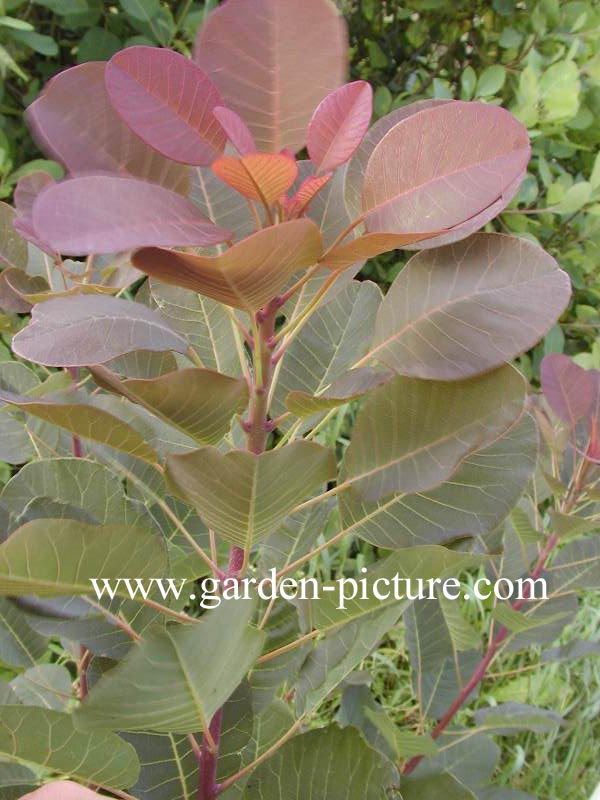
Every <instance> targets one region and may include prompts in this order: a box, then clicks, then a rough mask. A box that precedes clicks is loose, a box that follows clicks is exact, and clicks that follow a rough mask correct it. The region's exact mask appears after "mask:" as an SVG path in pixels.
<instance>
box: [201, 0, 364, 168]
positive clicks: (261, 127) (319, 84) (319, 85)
mask: <svg viewBox="0 0 600 800" xmlns="http://www.w3.org/2000/svg"><path fill="white" fill-rule="evenodd" d="M347 46H348V42H347V33H346V26H345V23H344V21H343V19H342V18H341V17H340V16H339V15H338V13H337V11H336V9H335V7H334V5H333V3H330V2H328V0H305V1H304V2H302V3H297V2H296V0H251V2H250V3H248V2H247V1H246V0H234V2H233V3H231V2H229V3H228V4H227V5H226V6H219V7H218V8H217V9H215V10H214V11H213V12H212V13H211V14H210V16H209V17H208V19H207V20H206V22H205V23H204V25H203V26H202V28H201V29H200V33H199V35H198V39H197V41H196V48H195V53H194V59H195V61H196V63H197V64H199V65H200V67H201V68H202V69H203V70H204V71H205V72H206V73H207V74H208V75H209V76H210V77H211V78H212V79H213V81H214V82H215V83H216V85H217V86H218V88H219V89H220V91H221V94H222V95H223V100H224V104H225V105H226V106H227V107H228V108H231V109H233V110H234V111H236V112H237V113H238V114H239V115H240V116H241V117H242V118H243V119H244V120H245V122H246V123H247V124H248V127H249V128H250V130H251V131H252V134H253V136H254V139H255V140H256V146H257V148H258V149H259V150H262V151H268V152H274V153H278V152H279V151H280V150H281V149H282V148H283V147H288V148H290V149H291V150H292V151H294V152H297V151H298V150H300V149H301V148H302V147H303V146H304V144H305V142H306V138H305V137H306V128H307V126H308V123H309V121H310V118H311V115H312V113H313V111H314V109H315V107H316V106H317V105H318V104H319V103H320V102H321V100H322V99H323V98H324V97H325V96H326V95H327V94H328V93H329V92H330V91H332V90H333V89H336V88H337V87H338V86H340V85H341V84H342V83H343V82H344V80H345V77H346V69H347V67H346V58H347V55H346V51H347ZM307 53H310V58H307ZM299 64H302V69H299V68H298V65H299Z"/></svg>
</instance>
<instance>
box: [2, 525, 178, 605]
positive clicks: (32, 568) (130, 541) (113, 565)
mask: <svg viewBox="0 0 600 800" xmlns="http://www.w3.org/2000/svg"><path fill="white" fill-rule="evenodd" d="M165 569H166V555H165V547H164V544H163V542H162V540H161V539H160V537H159V536H158V535H157V534H156V533H155V532H153V531H151V530H146V529H143V528H135V527H133V526H125V525H106V526H103V527H101V526H97V525H86V524H84V523H82V522H76V521H75V520H58V519H46V520H44V519H35V520H32V521H31V522H28V523H27V524H25V525H23V527H21V528H19V529H18V530H17V531H15V532H14V533H13V534H11V536H9V538H8V539H7V540H6V541H5V542H4V543H3V544H2V545H0V594H2V595H14V596H16V595H28V594H36V595H39V596H41V597H60V596H62V595H77V594H93V593H94V588H93V586H92V584H91V582H90V579H91V578H98V579H102V578H111V579H114V578H131V577H132V576H133V577H135V578H153V577H162V576H163V575H164V572H165ZM118 594H119V595H120V596H122V597H125V598H128V597H129V593H128V592H127V591H126V588H125V587H123V586H120V587H119V590H118Z"/></svg>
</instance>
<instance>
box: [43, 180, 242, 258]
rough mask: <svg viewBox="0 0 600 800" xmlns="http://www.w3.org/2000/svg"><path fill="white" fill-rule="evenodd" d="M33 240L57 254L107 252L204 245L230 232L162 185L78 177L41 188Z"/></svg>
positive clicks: (224, 236)
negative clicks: (37, 239)
mask: <svg viewBox="0 0 600 800" xmlns="http://www.w3.org/2000/svg"><path fill="white" fill-rule="evenodd" d="M33 227H34V230H35V233H36V235H37V236H39V237H40V238H41V239H43V240H44V241H47V242H49V243H50V245H51V246H52V247H53V248H54V249H55V250H56V251H57V252H59V253H64V254H67V255H76V256H78V255H86V254H87V253H113V252H118V251H122V250H131V249H132V248H134V247H143V246H146V245H157V246H163V247H173V246H177V245H197V246H202V247H208V246H210V245H213V244H218V243H219V242H224V241H226V240H227V239H229V238H230V236H231V233H230V231H227V230H225V229H223V228H218V227H217V226H216V225H213V223H212V222H209V221H208V220H206V219H204V217H203V216H202V215H201V214H200V211H199V210H198V207H197V206H195V205H194V204H193V203H191V202H190V201H189V200H187V199H186V198H185V197H182V196H181V195H179V194H177V193H176V192H171V191H169V189H165V188H164V187H162V186H155V185H152V184H149V183H147V182H146V181H140V180H136V179H134V178H121V177H117V176H116V175H84V176H81V177H79V178H70V179H68V180H66V181H62V182H61V183H56V184H54V185H53V186H48V187H47V188H46V189H44V190H43V191H42V192H41V194H40V195H39V197H38V198H37V200H36V201H35V203H34V206H33Z"/></svg>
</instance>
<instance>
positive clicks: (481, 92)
mask: <svg viewBox="0 0 600 800" xmlns="http://www.w3.org/2000/svg"><path fill="white" fill-rule="evenodd" d="M505 80H506V67H503V66H502V65H501V64H492V66H491V67H486V69H484V70H483V72H482V73H481V75H480V76H479V79H478V80H477V92H476V93H477V97H490V96H491V95H494V94H498V92H499V91H500V89H502V87H503V86H504V81H505Z"/></svg>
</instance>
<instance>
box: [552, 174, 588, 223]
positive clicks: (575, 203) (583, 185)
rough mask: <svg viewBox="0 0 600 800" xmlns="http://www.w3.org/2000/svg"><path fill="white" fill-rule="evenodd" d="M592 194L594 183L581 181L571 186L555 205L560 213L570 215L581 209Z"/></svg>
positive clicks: (555, 209) (555, 208)
mask: <svg viewBox="0 0 600 800" xmlns="http://www.w3.org/2000/svg"><path fill="white" fill-rule="evenodd" d="M591 196H592V185H591V183H588V182H587V181H579V182H578V183H574V184H573V186H570V187H569V188H568V189H567V191H566V192H565V194H564V195H563V196H562V198H561V200H560V202H559V203H558V204H557V205H556V206H555V207H554V209H553V210H554V211H556V212H557V213H558V214H564V215H565V216H566V215H570V214H575V213H576V212H577V211H580V210H581V209H582V208H583V207H584V206H585V205H586V203H588V202H589V201H590V199H591Z"/></svg>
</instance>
